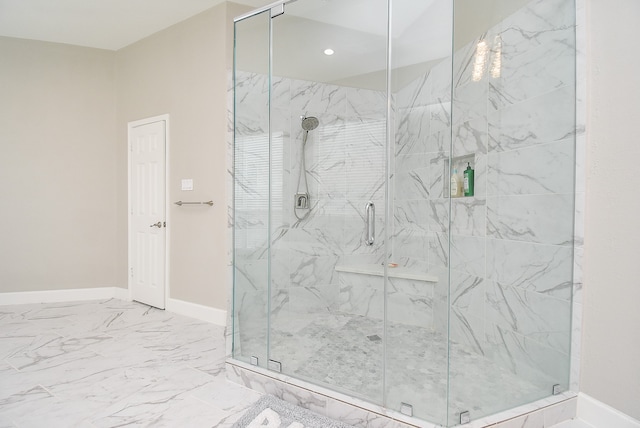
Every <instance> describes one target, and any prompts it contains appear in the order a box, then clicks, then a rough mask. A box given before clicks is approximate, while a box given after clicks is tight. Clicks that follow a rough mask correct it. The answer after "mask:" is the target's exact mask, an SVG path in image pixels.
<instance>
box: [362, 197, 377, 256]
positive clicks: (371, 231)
mask: <svg viewBox="0 0 640 428" xmlns="http://www.w3.org/2000/svg"><path fill="white" fill-rule="evenodd" d="M364 217H365V218H364V223H365V226H366V229H367V237H366V239H365V240H364V243H365V245H367V246H372V245H373V243H374V242H375V240H376V206H375V205H374V203H373V202H371V201H369V202H367V205H365V207H364Z"/></svg>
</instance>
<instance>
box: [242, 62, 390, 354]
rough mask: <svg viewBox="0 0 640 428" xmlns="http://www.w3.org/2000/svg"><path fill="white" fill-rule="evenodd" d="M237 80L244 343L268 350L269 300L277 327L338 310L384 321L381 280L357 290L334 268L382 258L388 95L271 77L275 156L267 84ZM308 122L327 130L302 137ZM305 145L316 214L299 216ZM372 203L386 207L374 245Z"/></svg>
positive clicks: (255, 78) (250, 76)
mask: <svg viewBox="0 0 640 428" xmlns="http://www.w3.org/2000/svg"><path fill="white" fill-rule="evenodd" d="M236 80H237V83H236V95H235V96H236V100H237V102H236V124H237V125H236V144H235V200H236V208H235V212H236V218H235V252H236V265H235V277H236V280H235V281H236V286H235V291H234V292H235V296H234V301H235V302H236V307H237V308H238V311H237V321H238V323H239V327H240V329H238V333H239V334H240V335H241V337H239V338H238V339H240V340H239V342H240V344H241V346H252V345H248V344H249V343H254V344H255V348H260V349H264V348H265V343H264V339H263V340H262V341H260V340H258V338H264V337H265V336H266V335H265V331H264V329H265V328H266V325H267V322H266V308H267V307H269V305H268V302H267V298H270V300H271V302H270V305H271V306H270V308H271V312H272V314H273V315H274V317H273V318H272V320H271V321H272V322H274V323H275V324H278V323H281V324H284V325H286V323H289V322H290V321H291V320H292V319H297V320H300V319H301V318H303V317H305V316H309V314H313V313H318V312H327V311H334V310H338V311H343V312H346V313H352V314H355V313H360V312H362V308H365V313H363V314H362V315H371V316H375V317H379V316H382V312H381V307H382V298H383V296H382V282H381V281H371V283H367V284H364V285H363V286H362V287H359V286H358V283H357V281H355V282H353V281H349V282H345V281H344V278H342V279H341V278H340V277H339V275H338V274H337V273H336V271H335V266H336V265H337V264H376V263H382V260H383V258H384V257H383V251H382V250H383V247H384V240H382V239H380V237H381V236H383V235H384V228H385V224H384V215H383V214H384V198H385V173H384V171H385V156H386V150H385V141H386V94H385V93H384V92H378V91H372V90H364V89H355V88H349V87H342V86H335V85H329V84H323V83H317V82H308V81H302V80H295V79H289V78H274V79H273V93H272V94H271V117H270V120H271V132H272V138H271V153H269V138H268V129H269V126H268V125H269V122H268V120H269V115H268V114H266V113H265V111H266V109H267V107H268V101H269V98H268V95H269V94H268V86H267V78H266V76H260V75H257V74H255V73H248V72H246V73H245V72H238V73H237V74H236ZM238 101H239V102H238ZM301 116H315V117H317V118H318V120H319V122H320V125H319V126H318V128H317V129H315V130H312V131H310V132H309V133H308V135H306V136H305V132H304V131H303V129H302V127H301ZM305 138H306V144H305V143H304V141H305ZM303 145H304V146H305V149H304V155H305V160H306V170H307V174H306V179H307V183H308V193H309V195H310V201H311V210H309V211H307V210H295V211H294V208H293V207H294V195H295V194H296V193H298V192H302V193H303V192H305V189H304V185H303V183H304V178H303V177H301V176H300V173H301V165H302V161H301V156H302V155H303ZM269 162H270V163H271V165H270V164H269ZM269 166H271V170H270V171H269ZM269 195H270V197H271V213H270V215H269V212H268V208H269ZM368 201H373V202H374V203H375V205H376V206H377V208H378V210H379V211H378V215H377V216H376V225H375V226H376V234H377V236H378V239H377V241H376V243H375V244H374V245H373V246H365V245H364V243H363V242H364V240H363V238H364V232H365V227H364V215H365V213H364V207H365V204H366V203H367V202H368ZM296 214H298V216H296ZM269 243H270V249H269V250H267V247H268V244H269ZM269 277H270V278H271V296H267V289H268V288H267V286H268V278H269ZM379 279H380V278H379ZM378 283H379V284H378ZM364 300H367V301H369V300H373V301H374V302H373V304H369V305H361V304H360V303H361V302H362V301H364ZM374 312H380V313H379V314H378V313H374ZM254 339H255V340H254ZM252 348H253V347H252ZM245 351H246V349H245V350H243V351H242V354H243V355H248V354H247V353H246V352H245ZM254 351H255V352H258V351H257V350H254V349H251V352H254ZM252 355H256V356H264V351H262V352H260V353H258V354H252Z"/></svg>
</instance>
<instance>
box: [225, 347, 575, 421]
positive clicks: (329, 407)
mask: <svg viewBox="0 0 640 428" xmlns="http://www.w3.org/2000/svg"><path fill="white" fill-rule="evenodd" d="M225 369H226V375H227V379H228V380H229V381H230V382H233V383H237V384H240V385H243V386H245V387H247V388H250V389H252V390H254V391H257V392H261V393H264V394H271V395H274V396H276V397H278V398H280V399H282V400H284V401H287V402H289V403H292V404H295V405H297V406H300V407H303V408H305V409H308V410H311V411H313V412H316V413H318V414H320V415H323V416H327V417H329V418H332V419H335V420H338V421H341V422H344V423H347V424H351V425H353V426H355V427H363V428H366V427H369V426H374V425H375V426H381V427H388V428H407V427H420V428H440V427H442V426H443V425H436V424H433V423H430V422H426V421H423V420H420V419H417V418H414V417H409V416H406V415H403V414H402V413H400V412H396V411H393V410H389V409H386V408H384V407H381V406H378V405H375V404H372V403H369V402H367V401H364V400H361V399H359V398H356V397H351V396H348V395H346V394H342V393H339V392H336V391H332V390H329V389H327V388H324V387H321V386H318V385H314V384H311V383H308V382H305V381H302V380H299V379H296V378H293V377H291V376H287V375H283V374H281V373H276V372H272V371H269V370H266V369H263V368H261V367H257V366H253V365H250V364H247V363H244V362H242V361H238V360H235V359H233V358H229V359H228V360H227V361H226V364H225ZM576 411H577V394H575V393H574V392H571V391H569V392H563V393H560V394H558V395H555V396H550V397H547V398H544V399H541V400H538V401H535V402H533V403H530V404H525V405H523V406H519V407H516V408H513V409H509V410H506V411H504V412H500V413H497V414H494V415H490V416H486V417H482V418H479V419H477V420H475V421H472V422H470V423H467V424H464V425H457V426H460V427H464V428H485V427H491V428H511V427H513V426H516V425H514V424H517V423H518V422H522V423H524V422H525V421H526V420H528V421H531V420H536V421H537V425H536V426H540V427H543V428H549V427H551V426H553V425H556V424H558V423H560V422H564V421H567V420H570V419H573V418H575V416H576Z"/></svg>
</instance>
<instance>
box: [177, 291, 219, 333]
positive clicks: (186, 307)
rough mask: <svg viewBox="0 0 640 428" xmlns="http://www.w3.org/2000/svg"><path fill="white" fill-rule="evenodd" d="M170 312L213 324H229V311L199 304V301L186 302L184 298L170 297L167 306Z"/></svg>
mask: <svg viewBox="0 0 640 428" xmlns="http://www.w3.org/2000/svg"><path fill="white" fill-rule="evenodd" d="M165 308H166V310H167V311H169V312H173V313H176V314H178V315H184V316H186V317H190V318H195V319H197V320H200V321H205V322H208V323H211V324H215V325H219V326H222V327H225V326H226V325H227V311H224V310H222V309H217V308H212V307H210V306H204V305H199V304H197V303H191V302H185V301H184V300H178V299H172V298H168V299H167V302H166V306H165Z"/></svg>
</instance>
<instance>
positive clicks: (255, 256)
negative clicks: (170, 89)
mask: <svg viewBox="0 0 640 428" xmlns="http://www.w3.org/2000/svg"><path fill="white" fill-rule="evenodd" d="M269 24H270V16H269V11H266V12H262V13H259V14H257V15H254V16H252V17H250V18H246V19H244V20H241V21H238V22H236V24H235V56H234V76H233V77H234V87H235V90H234V116H235V117H234V123H235V128H234V176H235V180H234V228H233V230H234V236H233V240H234V245H233V250H234V254H233V256H234V268H233V275H234V278H233V280H234V286H233V356H234V358H236V359H238V360H240V361H244V362H246V363H251V364H255V365H260V366H261V367H266V363H267V347H268V315H269V311H268V308H269V299H268V290H269V197H270V195H269V167H270V165H269V145H270V144H269V38H268V37H265V35H268V34H269Z"/></svg>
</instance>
